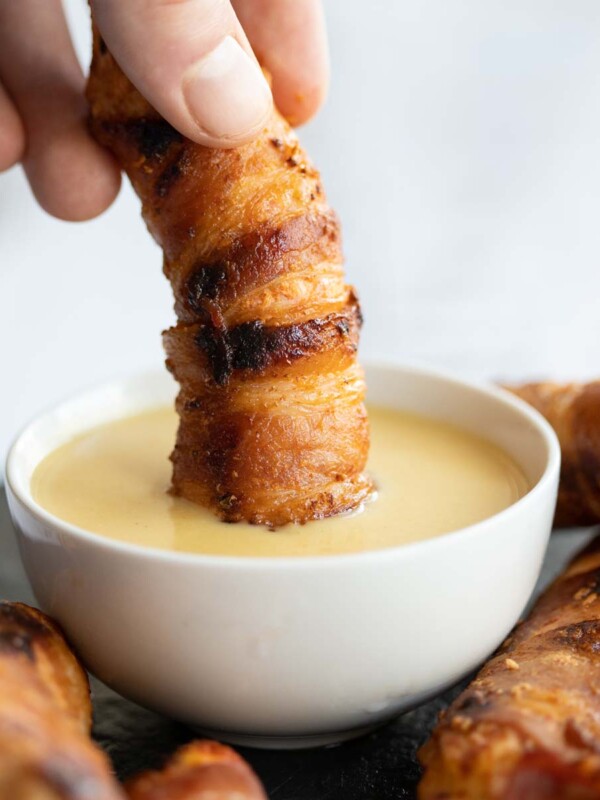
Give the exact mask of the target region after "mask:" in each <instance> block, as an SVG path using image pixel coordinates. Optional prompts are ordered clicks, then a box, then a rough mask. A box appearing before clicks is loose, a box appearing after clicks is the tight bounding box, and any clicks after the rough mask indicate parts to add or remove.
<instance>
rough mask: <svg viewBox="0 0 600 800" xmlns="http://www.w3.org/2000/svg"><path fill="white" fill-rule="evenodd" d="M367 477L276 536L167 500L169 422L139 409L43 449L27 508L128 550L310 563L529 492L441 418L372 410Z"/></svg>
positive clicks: (518, 476)
mask: <svg viewBox="0 0 600 800" xmlns="http://www.w3.org/2000/svg"><path fill="white" fill-rule="evenodd" d="M369 418H370V421H371V455H370V460H369V471H370V472H371V473H372V474H373V475H374V476H375V478H376V481H377V485H378V488H379V495H378V497H377V499H375V500H373V501H372V502H370V503H369V504H368V505H367V506H366V507H365V508H364V510H363V511H361V512H359V513H355V514H352V515H349V516H338V517H332V518H329V519H325V520H318V521H314V522H309V523H308V524H306V525H288V526H285V527H283V528H279V529H278V530H275V531H270V530H268V529H266V528H264V527H259V526H255V525H246V524H242V523H238V524H234V525H228V524H226V523H224V522H221V521H219V520H218V519H216V518H215V517H214V516H213V514H212V513H211V512H210V511H208V510H206V509H203V508H200V507H199V506H196V505H194V504H193V503H190V502H188V501H187V500H183V499H181V498H178V497H172V496H171V495H169V494H167V489H168V487H169V483H170V473H171V465H170V462H169V460H168V455H169V452H170V450H171V447H172V445H173V441H174V439H175V430H176V427H177V416H176V414H175V412H174V411H173V410H172V409H170V408H159V409H156V410H152V411H147V412H144V413H142V414H139V415H137V416H134V417H129V418H125V419H120V420H117V421H116V422H110V423H108V424H105V425H102V426H100V427H97V428H93V429H91V430H89V431H88V432H87V433H84V434H83V435H81V436H78V437H77V438H76V439H73V440H72V441H70V442H68V443H67V444H65V445H63V446H62V447H59V448H58V449H57V450H55V451H54V452H52V453H50V455H48V456H47V457H46V458H45V459H44V460H43V461H42V462H41V463H40V464H39V466H38V467H37V469H36V470H35V472H34V475H33V478H32V492H33V496H34V498H35V500H36V501H37V502H38V503H39V504H40V505H41V506H43V507H44V508H45V509H46V510H48V511H50V512H51V513H52V514H54V515H55V516H57V517H60V518H61V519H64V520H67V521H68V522H71V523H73V524H74V525H78V526H79V527H81V528H85V529H86V530H88V531H93V532H95V533H98V534H101V535H103V536H107V537H108V538H110V539H117V540H119V541H123V542H131V543H133V544H138V545H148V546H152V547H159V548H162V549H165V550H176V551H179V552H185V553H210V554H214V555H230V556H309V555H330V554H334V553H353V552H357V551H361V550H377V549H380V548H385V547H393V546H395V545H399V544H405V543H407V542H414V541H417V540H419V539H427V538H429V537H433V536H439V535H440V534H443V533H448V532H450V531H453V530H457V529H458V528H462V527H464V526H465V525H470V524H472V523H474V522H478V521H480V520H482V519H485V518H486V517H489V516H491V515H492V514H495V513H497V512H498V511H501V510H502V509H504V508H506V507H507V506H509V505H511V504H512V503H514V502H515V501H516V500H518V499H519V498H520V497H522V496H523V495H524V494H525V493H526V492H527V491H528V489H529V486H528V483H527V480H526V478H525V476H524V475H523V473H522V472H521V470H520V469H519V467H518V466H517V465H516V464H515V462H514V461H513V460H512V459H511V458H509V456H508V455H506V454H505V453H504V452H503V451H502V450H500V449H499V448H497V447H495V446H494V445H492V444H490V443H488V442H486V441H484V440H483V439H480V438H478V437H476V436H473V435H472V434H470V433H467V432H465V431H462V430H460V429H458V428H455V427H453V426H452V425H448V424H446V423H443V422H438V421H435V420H432V419H428V418H425V417H420V416H417V415H414V414H409V413H404V412H398V411H390V410H387V409H383V408H371V409H370V411H369Z"/></svg>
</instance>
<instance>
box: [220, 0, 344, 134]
mask: <svg viewBox="0 0 600 800" xmlns="http://www.w3.org/2000/svg"><path fill="white" fill-rule="evenodd" d="M232 5H233V7H234V8H235V11H236V14H237V16H238V18H239V20H240V22H241V23H242V27H243V28H244V30H245V32H246V35H247V36H248V39H249V40H250V43H251V45H252V48H253V50H254V52H255V54H256V56H257V58H258V60H259V61H260V62H261V64H262V65H263V66H264V67H266V68H267V69H268V70H269V72H270V73H271V76H272V78H273V95H274V98H275V103H276V105H277V107H278V109H279V110H280V111H281V113H282V114H283V115H284V117H286V118H287V119H288V120H289V122H290V123H291V124H292V125H300V124H302V123H303V122H307V121H308V120H309V119H310V118H311V117H312V116H314V114H316V112H317V111H318V110H319V108H320V106H321V104H322V103H323V101H324V99H325V95H326V94H327V88H328V85H329V52H328V47H327V34H326V28H325V16H324V13H323V7H322V4H321V0H232Z"/></svg>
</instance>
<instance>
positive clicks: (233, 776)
mask: <svg viewBox="0 0 600 800" xmlns="http://www.w3.org/2000/svg"><path fill="white" fill-rule="evenodd" d="M125 789H126V792H127V796H128V797H129V800H267V795H266V794H265V792H264V790H263V788H262V786H261V784H260V781H259V780H258V778H257V777H256V775H255V774H254V772H253V771H252V770H251V769H250V767H249V766H248V764H247V763H246V762H245V761H244V759H243V758H242V757H241V756H239V755H238V754H237V753H236V752H235V751H234V750H232V749H231V748H230V747H226V746H225V745H222V744H218V743H217V742H208V741H198V742H192V743H191V744H188V745H186V746H185V747H182V748H180V749H179V750H178V751H177V752H176V753H175V755H174V756H173V757H172V758H171V759H169V761H168V762H167V764H166V765H165V767H163V769H162V770H153V771H150V772H144V773H142V774H141V775H138V776H137V777H135V778H133V779H132V780H131V781H129V782H128V783H127V784H126V785H125Z"/></svg>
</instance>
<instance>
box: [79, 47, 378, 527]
mask: <svg viewBox="0 0 600 800" xmlns="http://www.w3.org/2000/svg"><path fill="white" fill-rule="evenodd" d="M87 94H88V100H89V103H90V109H91V128H92V131H93V133H94V135H95V136H96V137H97V139H98V140H99V141H100V142H101V143H103V144H104V145H106V146H107V147H109V148H110V149H111V150H112V151H113V152H114V153H115V155H116V157H117V159H118V160H119V163H120V164H121V166H122V167H123V169H124V170H125V171H126V172H127V174H128V176H129V178H130V179H131V181H132V183H133V186H134V188H135V190H136V192H137V193H138V195H139V196H140V198H141V200H142V213H143V216H144V219H145V220H146V223H147V224H148V228H149V229H150V232H151V233H152V235H153V236H154V238H155V239H156V241H157V242H158V243H159V244H160V245H161V247H162V248H163V250H164V270H165V274H166V275H167V277H168V279H169V281H170V282H171V285H172V288H173V292H174V294H175V310H176V313H177V317H178V323H177V325H175V326H174V327H173V328H171V329H170V330H168V331H166V333H165V334H164V342H165V348H166V351H167V357H168V360H167V364H168V367H169V369H170V370H171V372H172V373H173V375H174V376H175V378H176V380H177V381H178V382H179V384H180V387H181V393H180V396H179V400H178V403H177V409H178V411H179V413H180V428H179V433H178V436H177V444H176V447H175V450H174V451H173V454H172V461H173V466H174V468H173V491H174V492H175V493H176V494H180V495H183V496H184V497H186V498H188V499H190V500H192V501H194V502H197V503H201V504H203V505H207V506H208V507H210V508H211V509H213V511H214V512H215V513H217V514H218V515H219V516H220V517H221V518H223V519H224V520H227V521H229V522H236V521H240V520H247V521H249V522H253V523H265V524H268V525H271V526H276V525H282V524H285V523H287V522H300V523H302V522H306V521H307V520H310V519H315V518H319V517H323V516H330V515H332V514H336V513H340V512H342V511H347V510H350V509H353V508H356V507H357V506H358V505H359V504H360V503H361V502H362V501H363V500H364V499H365V498H366V497H367V496H368V494H369V493H370V492H371V491H372V485H371V482H370V480H369V479H368V478H367V477H366V476H365V475H364V474H363V470H364V468H365V464H366V460H367V454H368V447H369V428H368V423H367V416H366V411H365V407H364V404H363V398H364V391H365V386H364V378H363V376H362V372H361V371H360V368H359V366H358V364H357V360H356V351H357V346H358V336H359V328H360V324H361V316H360V309H359V306H358V301H357V299H356V297H355V295H354V292H353V290H352V289H351V287H349V286H347V285H346V284H345V282H344V275H343V270H342V253H341V245H340V233H339V225H338V222H337V219H336V216H335V214H334V213H333V211H332V210H331V209H330V208H329V206H328V205H327V202H326V200H325V196H324V193H323V190H322V187H321V180H320V176H319V173H318V172H317V170H316V169H315V168H314V166H313V165H312V164H311V163H310V162H309V160H308V158H307V157H306V155H305V153H304V152H303V151H302V149H301V147H300V145H299V143H298V141H297V139H296V137H295V135H294V133H293V132H292V131H291V129H290V127H289V125H287V123H286V122H285V121H284V120H283V119H282V118H281V117H280V116H279V115H278V114H277V113H275V115H274V116H273V119H272V121H271V123H270V124H269V126H268V127H267V128H266V129H265V130H264V131H263V132H262V134H261V135H260V136H259V137H258V138H257V139H256V140H255V141H253V142H251V143H250V144H248V145H245V146H244V147H241V148H238V149H234V150H213V149H209V148H205V147H201V146H200V145H197V144H195V143H193V142H191V141H189V140H186V139H184V138H183V137H182V136H181V135H180V134H179V133H178V132H177V131H175V130H174V129H173V128H172V127H171V126H170V125H169V124H168V123H167V122H165V120H163V119H161V118H160V116H159V115H158V114H157V112H156V111H155V110H154V109H153V108H152V107H151V106H150V105H149V104H148V103H147V102H146V101H145V100H144V99H143V98H142V97H141V96H140V95H139V94H138V93H137V91H136V90H135V88H134V87H133V86H132V84H131V83H130V82H129V81H128V80H127V78H125V76H124V75H123V74H122V73H121V71H120V69H119V67H118V65H117V64H116V62H115V61H114V59H113V58H112V56H111V54H110V53H109V52H108V50H107V49H106V47H105V46H103V45H102V44H101V41H100V38H99V36H98V34H97V32H95V35H94V55H93V60H92V68H91V74H90V79H89V83H88V91H87Z"/></svg>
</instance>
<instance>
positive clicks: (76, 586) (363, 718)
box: [7, 366, 560, 747]
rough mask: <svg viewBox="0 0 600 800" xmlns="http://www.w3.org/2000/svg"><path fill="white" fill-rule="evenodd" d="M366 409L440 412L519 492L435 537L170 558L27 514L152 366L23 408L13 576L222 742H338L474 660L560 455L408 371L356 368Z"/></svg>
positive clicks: (496, 405) (526, 576) (506, 398)
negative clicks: (497, 452)
mask: <svg viewBox="0 0 600 800" xmlns="http://www.w3.org/2000/svg"><path fill="white" fill-rule="evenodd" d="M368 384H369V399H370V400H371V401H372V402H374V403H379V404H382V405H387V406H388V407H394V408H399V409H407V410H413V411H418V412H421V413H423V414H427V415H430V416H432V417H437V418H440V419H444V420H448V421H450V422H453V423H455V424H457V425H459V426H461V427H463V428H465V429H467V430H469V431H472V432H474V433H476V434H480V435H483V436H485V437H486V438H487V439H489V440H491V441H492V442H494V443H496V444H498V445H500V446H501V447H502V448H504V449H505V450H506V451H507V452H508V453H510V454H511V455H512V456H513V457H514V458H515V459H516V460H517V462H518V463H519V464H520V465H521V466H522V468H523V469H524V471H525V473H526V475H527V477H528V478H529V481H530V482H531V484H532V486H533V488H532V489H531V491H530V492H529V493H528V494H527V495H526V496H525V497H523V498H522V499H521V500H519V501H518V502H517V503H515V504H514V505H512V506H511V507H510V508H508V509H506V510H505V511H503V512H501V513H500V514H497V515H495V516H493V517H490V518H489V519H487V520H485V521H483V522H480V523H478V524H476V525H473V526H471V527H469V528H466V529H463V530H460V531H458V532H455V533H450V534H448V535H446V536H442V537H439V538H435V539H431V540H427V541H421V542H417V543H414V544H408V545H404V546H401V547H397V548H393V549H388V550H381V551H375V552H365V553H353V554H346V555H338V556H323V557H310V558H274V559H268V558H239V557H217V556H199V555H185V554H177V553H170V552H165V551H163V550H155V549H150V548H142V547H138V546H134V545H129V544H123V543H118V542H115V541H111V540H108V539H105V538H102V537H101V536H97V535H95V534H92V533H89V532H86V531H84V530H81V529H78V528H76V527H74V526H73V525H70V524H68V523H66V522H63V521H62V520H60V519H57V518H56V517H54V516H52V515H51V514H49V513H48V512H46V511H45V510H44V509H43V508H41V507H40V506H39V505H38V504H37V503H36V502H35V501H34V500H33V499H32V496H31V492H30V478H31V475H32V472H33V470H34V469H35V467H36V465H37V464H38V463H39V462H40V460H41V459H42V458H44V456H45V455H46V454H47V453H48V452H50V451H51V450H52V449H53V448H55V447H57V446H58V445H60V444H61V443H63V442H65V441H67V440H68V439H70V438H71V437H73V436H74V435H75V434H77V433H79V432H81V431H83V430H85V429H86V428H88V427H91V426H94V425H98V424H100V423H102V422H106V421H108V420H111V419H114V418H117V417H120V416H123V415H127V414H132V413H135V412H138V411H141V410H143V409H145V408H148V407H152V406H155V405H157V404H161V403H165V402H168V401H169V400H170V399H171V398H172V397H173V394H174V386H173V383H172V382H171V380H170V379H169V378H168V377H167V376H166V375H163V374H159V375H158V374H157V375H149V376H148V375H146V376H141V377H135V378H132V379H126V380H121V381H117V382H115V383H112V384H110V385H108V386H104V387H102V388H99V389H96V390H94V391H91V392H87V393H86V394H83V395H81V396H79V397H77V398H75V399H73V400H69V401H68V402H66V403H63V404H62V405H60V406H58V407H57V408H55V409H54V410H52V411H49V412H47V413H45V414H43V415H42V416H40V417H38V418H37V419H36V420H35V421H34V422H32V423H31V424H30V425H29V426H28V427H27V428H26V429H25V430H24V431H23V433H22V434H21V435H20V436H19V438H18V439H17V441H16V442H15V444H14V445H13V447H12V449H11V451H10V454H9V457H8V463H7V490H8V499H9V504H10V508H11V512H12V516H13V520H14V523H15V526H16V529H17V534H18V539H19V545H20V549H21V553H22V557H23V562H24V564H25V568H26V570H27V574H28V576H29V579H30V581H31V584H32V586H33V589H34V591H35V594H36V597H37V598H38V600H39V602H40V604H41V606H42V608H44V609H45V610H46V611H47V612H48V613H49V614H51V615H52V616H54V617H56V618H57V619H58V620H60V622H61V623H62V625H63V626H64V628H65V629H66V631H67V633H68V635H69V637H70V638H71V640H72V641H73V643H74V644H75V645H76V646H77V648H78V650H79V652H80V654H81V656H82V658H83V660H84V661H85V663H86V664H87V665H88V667H89V668H90V670H91V671H92V672H93V673H95V674H96V675H97V676H98V677H99V678H101V679H102V680H103V681H105V682H106V683H107V684H109V685H110V686H112V687H114V688H115V689H116V690H117V691H119V692H121V693H122V694H124V695H126V696H127V697H130V698H132V699H133V700H136V701H138V702H139V703H142V704H143V705H147V706H150V707H152V708H155V709H157V710H159V711H162V712H164V713H165V714H168V715H171V716H173V717H176V718H178V719H181V720H183V721H186V722H188V723H191V724H192V725H194V726H196V727H199V728H201V729H203V730H204V731H207V732H210V733H212V734H214V735H215V736H218V737H220V738H221V739H225V740H229V741H232V742H238V743H245V744H252V745H255V746H263V747H301V746H311V745H316V744H324V743H328V742H335V741H340V740H342V739H344V738H349V737H351V736H354V735H357V734H358V733H360V732H362V731H364V730H365V729H367V728H369V727H371V726H373V725H374V724H378V723H381V722H383V721H385V720H386V719H388V718H390V717H392V716H394V715H395V714H398V713H399V712H400V711H404V710H406V709H408V708H410V707H411V706H414V705H416V704H418V703H420V702H421V701H423V700H424V699H425V698H427V697H428V696H430V695H432V694H434V693H436V692H439V691H440V690H442V689H443V688H444V687H446V686H448V685H449V684H452V683H453V682H454V681H456V680H457V679H458V678H460V677H461V676H462V675H464V674H465V673H467V672H468V671H469V670H471V669H473V668H474V667H475V666H476V665H477V664H478V663H479V662H481V661H482V660H483V659H484V658H485V657H486V656H487V655H488V654H489V653H490V652H491V651H492V650H493V649H494V648H495V647H496V646H497V645H498V644H499V642H500V641H501V640H502V638H503V637H504V636H505V635H506V633H507V632H508V631H509V629H510V628H511V627H512V625H513V624H514V623H515V622H516V620H517V618H518V617H519V615H520V613H521V611H522V610H523V608H524V606H525V604H526V602H527V600H528V598H529V596H530V594H531V592H532V590H533V587H534V584H535V581H536V578H537V576H538V572H539V569H540V566H541V562H542V558H543V555H544V551H545V548H546V543H547V540H548V535H549V533H550V528H551V523H552V516H553V511H554V504H555V498H556V490H557V484H558V473H559V462H560V451H559V445H558V442H557V439H556V436H555V435H554V433H553V431H552V430H551V428H550V427H549V426H548V425H547V423H546V422H545V421H544V420H543V419H542V417H541V416H540V415H538V414H537V413H536V412H535V411H533V410H532V409H531V408H529V407H528V406H527V405H525V404H524V403H522V402H521V401H519V400H517V399H515V398H514V397H512V396H510V395H509V394H507V393H505V392H503V391H501V390H498V389H495V388H485V387H478V386H474V385H470V384H467V383H465V382H463V381H461V380H456V379H454V378H452V377H448V376H445V375H441V374H438V373H435V372H429V371H425V370H421V369H415V368H399V367H392V366H377V367H372V368H370V369H369V370H368Z"/></svg>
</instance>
